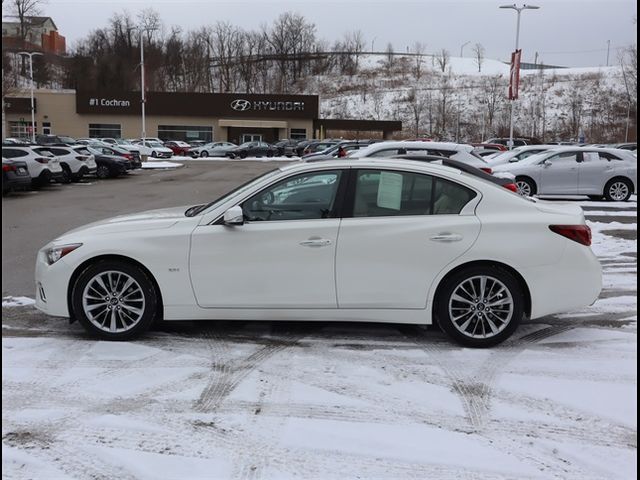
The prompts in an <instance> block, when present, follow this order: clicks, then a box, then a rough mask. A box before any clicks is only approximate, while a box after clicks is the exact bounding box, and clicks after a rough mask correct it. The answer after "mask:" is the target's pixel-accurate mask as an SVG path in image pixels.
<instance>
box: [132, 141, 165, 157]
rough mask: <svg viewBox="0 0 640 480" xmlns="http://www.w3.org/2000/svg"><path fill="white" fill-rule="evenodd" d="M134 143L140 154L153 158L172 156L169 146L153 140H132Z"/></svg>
mask: <svg viewBox="0 0 640 480" xmlns="http://www.w3.org/2000/svg"><path fill="white" fill-rule="evenodd" d="M134 145H136V146H137V147H138V149H139V150H140V155H143V156H144V155H146V156H147V157H153V158H171V157H172V156H173V151H172V150H171V149H170V148H167V147H165V146H164V145H162V143H160V142H156V141H154V140H146V141H145V142H144V143H143V142H142V141H139V142H134Z"/></svg>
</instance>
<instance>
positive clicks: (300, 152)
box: [294, 138, 319, 157]
mask: <svg viewBox="0 0 640 480" xmlns="http://www.w3.org/2000/svg"><path fill="white" fill-rule="evenodd" d="M318 141H319V140H318V139H316V138H310V139H305V140H300V141H299V142H298V144H297V145H296V146H295V148H294V150H295V154H296V155H297V156H298V157H301V156H302V155H304V149H305V148H306V147H307V145H309V144H310V143H311V142H318Z"/></svg>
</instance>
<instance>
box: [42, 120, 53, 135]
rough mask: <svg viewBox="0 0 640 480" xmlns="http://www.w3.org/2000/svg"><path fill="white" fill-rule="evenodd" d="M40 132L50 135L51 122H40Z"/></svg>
mask: <svg viewBox="0 0 640 480" xmlns="http://www.w3.org/2000/svg"><path fill="white" fill-rule="evenodd" d="M42 134H43V135H51V122H42Z"/></svg>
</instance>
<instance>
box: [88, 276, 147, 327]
mask: <svg viewBox="0 0 640 480" xmlns="http://www.w3.org/2000/svg"><path fill="white" fill-rule="evenodd" d="M82 308H83V310H84V313H85V315H86V316H87V318H88V319H89V321H90V322H91V323H92V324H93V325H94V326H95V327H96V328H98V329H99V330H102V331H104V332H108V333H122V332H127V331H129V330H131V329H132V328H133V327H135V326H136V325H137V324H138V323H139V322H140V320H141V319H142V317H143V315H144V311H145V296H144V292H143V290H142V288H141V286H140V284H139V283H138V282H137V281H136V280H135V279H134V278H133V277H131V276H130V275H128V274H126V273H124V272H119V271H116V270H107V271H105V272H100V273H98V274H97V275H95V276H94V277H93V278H91V280H89V281H88V282H87V285H86V287H85V288H84V291H83V292H82Z"/></svg>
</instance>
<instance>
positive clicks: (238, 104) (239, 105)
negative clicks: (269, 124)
mask: <svg viewBox="0 0 640 480" xmlns="http://www.w3.org/2000/svg"><path fill="white" fill-rule="evenodd" d="M231 108H233V109H234V110H237V111H239V112H244V111H246V110H249V109H250V108H251V102H250V101H249V100H243V99H241V98H239V99H237V100H234V101H233V102H231Z"/></svg>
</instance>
